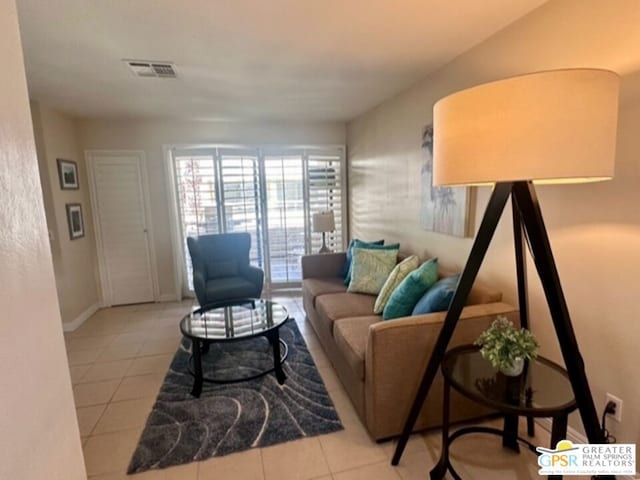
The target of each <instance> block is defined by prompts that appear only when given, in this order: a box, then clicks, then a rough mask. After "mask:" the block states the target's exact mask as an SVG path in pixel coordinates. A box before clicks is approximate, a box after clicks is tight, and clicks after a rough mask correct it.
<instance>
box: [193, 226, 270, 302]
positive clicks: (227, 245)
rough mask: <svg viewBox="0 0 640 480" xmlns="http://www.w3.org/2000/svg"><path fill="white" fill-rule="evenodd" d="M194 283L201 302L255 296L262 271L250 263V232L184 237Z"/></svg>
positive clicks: (259, 287) (262, 281)
mask: <svg viewBox="0 0 640 480" xmlns="http://www.w3.org/2000/svg"><path fill="white" fill-rule="evenodd" d="M187 246H188V247H189V254H190V255H191V263H192V265H193V287H194V290H195V292H196V297H197V298H198V302H199V303H200V305H201V306H205V305H209V304H212V303H218V302H225V301H230V300H236V299H240V298H258V297H260V294H261V293H262V285H263V283H264V272H263V271H262V270H261V269H259V268H256V267H252V266H251V265H249V250H250V249H251V235H249V234H248V233H245V232H242V233H224V234H220V235H201V236H199V237H195V238H194V237H189V238H187Z"/></svg>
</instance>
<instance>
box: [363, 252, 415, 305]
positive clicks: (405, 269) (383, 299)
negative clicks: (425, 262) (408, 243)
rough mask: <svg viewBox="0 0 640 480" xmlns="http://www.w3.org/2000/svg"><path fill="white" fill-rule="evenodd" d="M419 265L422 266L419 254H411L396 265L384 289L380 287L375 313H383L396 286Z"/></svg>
mask: <svg viewBox="0 0 640 480" xmlns="http://www.w3.org/2000/svg"><path fill="white" fill-rule="evenodd" d="M418 266H420V258H418V256H417V255H411V256H410V257H408V258H405V259H404V260H403V261H401V262H400V263H399V264H398V265H396V266H395V268H394V269H393V270H392V271H391V274H390V275H389V277H388V278H387V281H386V282H384V285H383V286H382V289H380V293H379V294H378V298H376V304H375V305H374V306H373V313H376V314H380V313H382V311H383V310H384V306H385V305H386V304H387V301H388V300H389V297H390V296H391V294H392V293H393V291H394V290H395V289H396V287H397V286H398V285H400V282H402V280H404V278H405V277H406V276H407V275H409V274H410V273H411V272H413V271H414V270H415V269H416V268H418Z"/></svg>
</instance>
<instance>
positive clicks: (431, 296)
mask: <svg viewBox="0 0 640 480" xmlns="http://www.w3.org/2000/svg"><path fill="white" fill-rule="evenodd" d="M458 280H460V275H453V276H451V277H445V278H441V279H440V280H438V281H437V282H436V284H435V285H434V286H433V287H431V288H430V289H429V290H427V292H426V293H425V294H424V295H423V296H422V298H421V299H420V300H418V303H416V306H415V307H413V312H411V315H424V314H426V313H433V312H444V311H445V310H448V309H449V304H451V300H452V299H453V295H454V294H455V293H456V288H457V287H458Z"/></svg>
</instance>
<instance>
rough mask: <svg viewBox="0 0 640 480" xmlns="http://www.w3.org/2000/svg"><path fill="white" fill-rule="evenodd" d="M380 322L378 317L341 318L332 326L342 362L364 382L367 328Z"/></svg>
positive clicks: (380, 318)
mask: <svg viewBox="0 0 640 480" xmlns="http://www.w3.org/2000/svg"><path fill="white" fill-rule="evenodd" d="M381 320H382V317H380V316H379V315H371V316H367V317H355V318H342V319H340V320H337V321H336V322H335V323H334V324H333V337H334V339H335V342H336V346H337V347H338V350H339V351H340V353H342V356H343V358H344V360H346V362H347V364H348V365H349V367H351V369H352V370H353V373H354V374H355V375H356V377H357V378H359V379H360V380H364V354H365V351H366V349H367V339H368V338H369V327H370V326H371V325H373V324H374V323H377V322H379V321H381Z"/></svg>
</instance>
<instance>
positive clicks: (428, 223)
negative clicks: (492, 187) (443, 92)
mask: <svg viewBox="0 0 640 480" xmlns="http://www.w3.org/2000/svg"><path fill="white" fill-rule="evenodd" d="M422 155H423V158H424V163H423V164H422V167H421V172H420V176H421V182H422V198H421V204H420V223H421V224H422V228H424V229H425V230H430V231H433V232H438V233H444V234H446V235H453V236H456V237H468V236H469V223H470V222H469V209H470V208H469V206H470V203H471V201H470V197H471V193H470V188H469V187H434V186H433V125H428V126H426V127H425V129H424V131H423V132H422Z"/></svg>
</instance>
